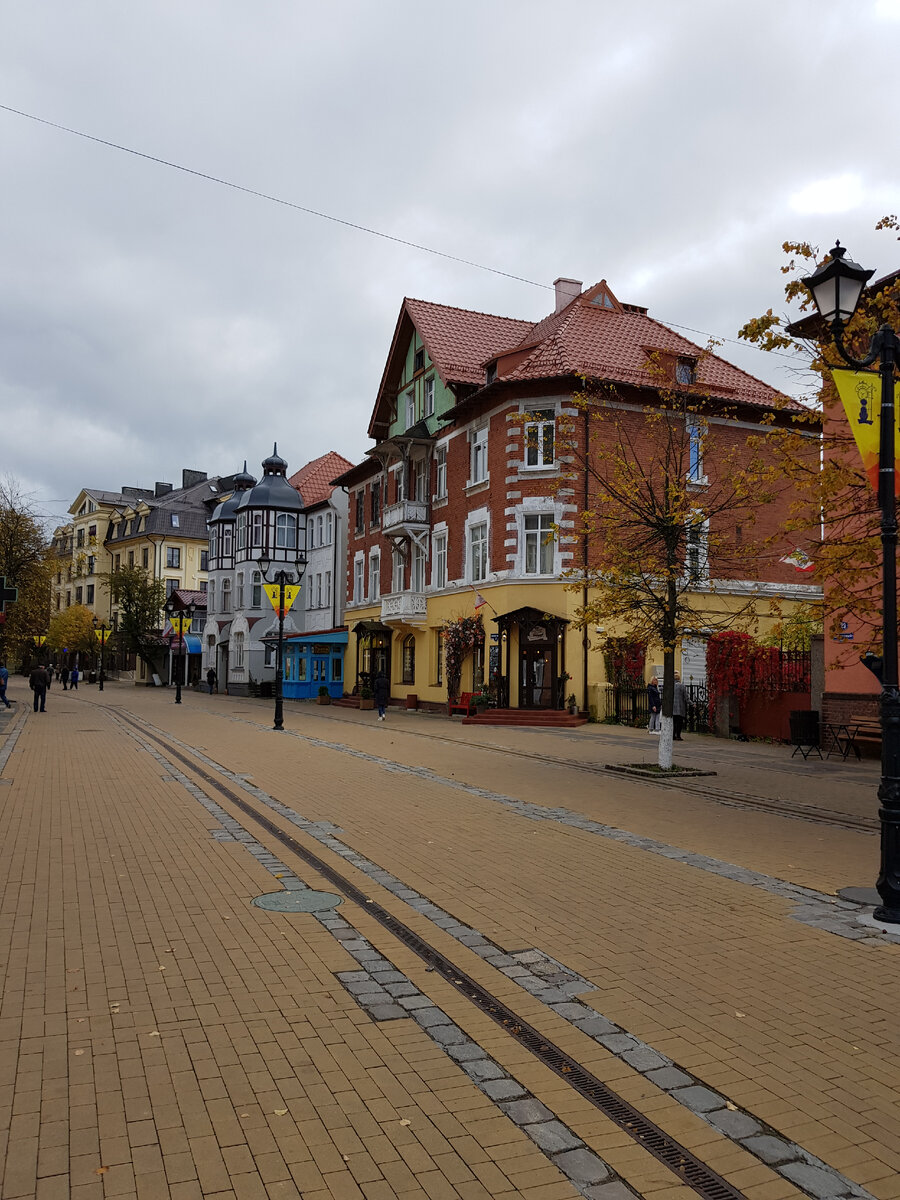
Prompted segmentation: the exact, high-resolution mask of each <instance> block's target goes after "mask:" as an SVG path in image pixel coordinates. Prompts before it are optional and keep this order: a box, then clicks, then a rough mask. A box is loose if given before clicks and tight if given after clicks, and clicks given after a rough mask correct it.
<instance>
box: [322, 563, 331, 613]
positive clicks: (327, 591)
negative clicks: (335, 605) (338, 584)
mask: <svg viewBox="0 0 900 1200" xmlns="http://www.w3.org/2000/svg"><path fill="white" fill-rule="evenodd" d="M322 603H323V605H324V606H325V608H328V606H329V605H330V604H331V572H330V571H326V572H325V574H324V575H323V576H322Z"/></svg>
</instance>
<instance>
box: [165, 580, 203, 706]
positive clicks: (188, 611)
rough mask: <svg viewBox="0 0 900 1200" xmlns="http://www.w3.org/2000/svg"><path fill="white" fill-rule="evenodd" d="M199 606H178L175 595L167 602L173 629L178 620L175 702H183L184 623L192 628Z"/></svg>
mask: <svg viewBox="0 0 900 1200" xmlns="http://www.w3.org/2000/svg"><path fill="white" fill-rule="evenodd" d="M196 609H197V606H196V605H194V604H188V605H185V606H184V607H183V608H181V607H178V606H176V603H175V600H174V597H173V598H172V599H170V600H169V601H168V603H167V604H166V616H167V617H168V618H169V623H170V624H171V626H172V628H173V630H174V628H175V622H176V621H177V622H178V654H177V656H176V660H175V661H176V668H175V703H176V704H180V703H181V677H182V675H183V674H184V632H185V630H184V625H185V622H187V627H188V629H190V627H191V620H192V618H193V616H194V613H195V612H196Z"/></svg>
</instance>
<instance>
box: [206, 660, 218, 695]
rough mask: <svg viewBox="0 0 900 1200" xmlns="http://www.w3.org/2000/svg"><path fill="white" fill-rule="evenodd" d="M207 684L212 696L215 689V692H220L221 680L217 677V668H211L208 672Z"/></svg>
mask: <svg viewBox="0 0 900 1200" xmlns="http://www.w3.org/2000/svg"><path fill="white" fill-rule="evenodd" d="M206 683H207V686H208V687H209V694H210V695H212V694H213V689H215V691H218V690H219V680H218V677H217V675H216V668H215V667H210V668H209V670H208V671H207V672H206Z"/></svg>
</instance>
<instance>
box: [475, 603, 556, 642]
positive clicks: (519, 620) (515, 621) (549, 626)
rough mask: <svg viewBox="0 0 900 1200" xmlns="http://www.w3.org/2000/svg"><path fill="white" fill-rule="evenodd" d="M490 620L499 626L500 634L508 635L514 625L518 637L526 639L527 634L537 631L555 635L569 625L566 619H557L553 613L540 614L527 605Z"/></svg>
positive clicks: (537, 609)
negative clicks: (540, 630) (517, 631)
mask: <svg viewBox="0 0 900 1200" xmlns="http://www.w3.org/2000/svg"><path fill="white" fill-rule="evenodd" d="M492 620H494V621H495V622H496V624H497V625H499V626H500V632H501V633H508V632H509V630H510V628H511V627H512V626H513V625H515V626H517V627H518V630H519V633H520V635H523V634H524V636H525V637H526V638H527V637H528V634H529V632H534V631H537V630H538V629H542V630H546V631H547V633H548V634H551V633H552V634H557V633H559V632H560V631H561V630H562V628H563V626H565V625H568V624H569V619H568V617H557V616H554V614H553V613H548V612H542V611H541V610H540V609H539V608H531V607H529V605H527V604H526V605H523V607H522V608H514V609H513V610H512V611H511V612H508V613H501V614H500V616H499V617H493V618H492ZM535 640H539V639H537V638H536V639H535Z"/></svg>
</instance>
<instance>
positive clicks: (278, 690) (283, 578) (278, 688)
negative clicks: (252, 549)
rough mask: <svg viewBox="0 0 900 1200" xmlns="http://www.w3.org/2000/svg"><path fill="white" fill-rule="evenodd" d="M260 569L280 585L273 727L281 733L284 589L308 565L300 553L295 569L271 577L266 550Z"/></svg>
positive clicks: (269, 561) (297, 580)
mask: <svg viewBox="0 0 900 1200" xmlns="http://www.w3.org/2000/svg"><path fill="white" fill-rule="evenodd" d="M257 561H258V563H259V570H260V573H261V575H262V577H263V579H264V580H265V582H266V583H274V584H276V585H277V587H278V655H277V659H276V662H275V724H274V726H273V728H274V729H275V730H276V731H277V732H278V733H281V732H282V730H283V729H284V612H285V608H284V589H285V588H286V587H291V586H293V585H294V584H295V583H299V582H300V580H301V579H302V578H303V571H304V568H305V567H306V560H305V558H304V557H302V556H300V555H298V557H297V560H296V562H295V563H294V566H293V570H291V571H286V570H284V569H281V570H279V571H276V572H275V574H274V575H273V576H272V578H271V579H270V578H269V568H270V567H271V565H272V563H271V560H270V558H269V556H268V555H267V554H266V553H265V552H264V553H263V554H261V555H260V556H259V558H258V560H257Z"/></svg>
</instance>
